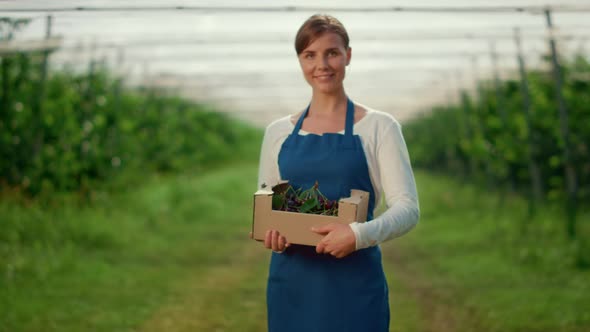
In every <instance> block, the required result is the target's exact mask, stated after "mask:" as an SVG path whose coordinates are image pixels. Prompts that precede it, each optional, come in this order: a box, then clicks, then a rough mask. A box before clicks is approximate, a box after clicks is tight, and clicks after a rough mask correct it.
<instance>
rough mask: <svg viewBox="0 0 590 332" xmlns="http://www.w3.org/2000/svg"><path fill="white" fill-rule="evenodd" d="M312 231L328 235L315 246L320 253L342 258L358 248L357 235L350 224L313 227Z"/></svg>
mask: <svg viewBox="0 0 590 332" xmlns="http://www.w3.org/2000/svg"><path fill="white" fill-rule="evenodd" d="M311 231H312V232H316V233H318V234H322V235H326V236H324V238H323V239H322V240H321V241H320V242H319V243H318V245H317V246H316V248H315V251H316V252H317V253H318V254H321V253H324V254H330V255H332V256H334V257H336V258H342V257H345V256H348V255H349V254H350V253H352V252H353V251H355V250H356V237H355V236H354V232H353V231H352V228H350V226H348V225H342V224H329V225H326V226H322V227H312V228H311Z"/></svg>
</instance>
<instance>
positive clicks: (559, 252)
mask: <svg viewBox="0 0 590 332" xmlns="http://www.w3.org/2000/svg"><path fill="white" fill-rule="evenodd" d="M417 181H418V186H419V192H420V201H421V214H422V216H421V222H420V224H419V225H418V227H417V228H416V229H415V230H414V231H413V232H412V233H410V234H408V235H407V237H405V238H402V239H400V241H397V242H396V243H395V244H391V245H390V244H386V245H385V248H386V249H389V250H394V249H395V250H401V251H402V252H408V253H412V257H411V258H407V259H404V263H405V264H406V265H407V266H406V267H408V266H409V268H411V269H412V270H415V271H420V272H421V273H422V274H423V275H424V276H427V278H428V279H429V283H430V287H431V288H432V289H434V290H436V293H437V294H438V295H439V296H440V301H442V302H444V303H445V304H447V305H449V306H450V307H451V308H454V310H455V315H458V316H459V317H460V320H461V319H463V318H461V317H464V318H465V319H469V323H468V322H465V323H464V324H457V326H456V329H455V331H471V330H474V329H472V327H473V326H475V325H477V326H484V327H485V330H486V331H503V332H506V331H588V329H589V328H590V311H588V310H587V309H584V308H590V296H589V295H588V294H590V270H588V269H584V268H581V267H580V266H579V260H580V259H582V260H586V259H587V258H588V255H590V250H588V251H583V252H581V253H579V252H578V250H579V247H578V246H583V245H584V244H583V242H582V241H578V242H570V241H568V240H567V239H566V236H565V230H564V229H565V227H564V226H563V224H564V223H565V221H564V220H563V219H564V218H563V216H562V214H563V213H562V211H560V210H559V209H556V208H551V207H543V208H541V209H540V210H539V213H538V215H537V216H536V217H534V218H533V219H529V218H528V217H527V212H526V211H527V206H526V202H525V201H524V200H523V199H522V198H521V197H519V196H516V195H510V194H505V195H506V196H505V197H504V199H503V200H500V195H501V193H495V192H490V191H486V190H483V189H481V188H478V187H476V186H473V185H461V184H459V183H457V182H456V181H454V180H450V179H445V178H443V177H441V176H433V175H430V174H427V173H423V172H418V173H417ZM589 220H590V216H589V215H588V214H587V213H586V214H582V215H581V216H580V225H581V226H582V227H581V228H580V235H581V236H582V237H584V238H585V239H588V236H589V235H590V228H589V227H588V226H589V225H588V221H589ZM522 225H526V227H525V229H526V231H525V232H524V233H523V232H522V231H521V229H523V226H522ZM394 242H395V241H394ZM577 256H581V258H579V257H578V258H577Z"/></svg>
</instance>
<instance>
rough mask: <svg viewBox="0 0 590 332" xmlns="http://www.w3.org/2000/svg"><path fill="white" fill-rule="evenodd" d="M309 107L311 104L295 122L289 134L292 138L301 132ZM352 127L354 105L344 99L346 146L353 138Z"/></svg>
mask: <svg viewBox="0 0 590 332" xmlns="http://www.w3.org/2000/svg"><path fill="white" fill-rule="evenodd" d="M310 106H311V104H309V105H307V108H306V109H305V111H304V112H303V114H301V116H300V117H299V119H298V120H297V123H296V124H295V128H293V132H292V133H291V135H292V136H293V137H297V135H298V134H299V130H301V126H302V125H303V120H304V119H305V117H307V114H308V113H309V107H310ZM353 126H354V104H353V103H352V101H351V100H350V98H346V123H345V125H344V136H345V137H346V138H345V142H346V143H347V144H348V143H352V137H353V129H352V128H353Z"/></svg>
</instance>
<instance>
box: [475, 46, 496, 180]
mask: <svg viewBox="0 0 590 332" xmlns="http://www.w3.org/2000/svg"><path fill="white" fill-rule="evenodd" d="M471 64H472V69H473V80H474V84H475V96H476V97H477V98H478V99H479V100H478V101H479V103H478V104H479V107H476V108H475V109H474V116H475V118H476V122H477V129H478V130H479V132H480V135H481V137H482V140H483V141H484V142H485V141H486V130H485V123H484V119H483V118H482V115H484V116H485V98H484V97H485V96H484V93H483V90H482V87H481V83H480V79H479V70H478V67H477V57H475V56H473V57H471ZM478 108H479V110H478ZM474 136H476V135H474ZM482 161H483V167H484V171H485V175H486V183H487V186H488V188H492V187H493V183H494V181H493V179H492V167H491V163H490V158H489V156H487V157H484V158H483V160H482Z"/></svg>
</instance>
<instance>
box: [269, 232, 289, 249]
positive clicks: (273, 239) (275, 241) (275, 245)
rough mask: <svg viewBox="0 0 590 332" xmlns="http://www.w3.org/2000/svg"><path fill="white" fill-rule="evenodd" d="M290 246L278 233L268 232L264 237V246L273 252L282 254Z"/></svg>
mask: <svg viewBox="0 0 590 332" xmlns="http://www.w3.org/2000/svg"><path fill="white" fill-rule="evenodd" d="M290 245H291V244H290V243H289V242H287V239H286V238H285V237H284V236H282V235H281V234H279V231H275V230H268V231H266V234H265V236H264V246H265V247H266V248H268V249H272V250H273V251H274V252H278V253H282V252H283V251H284V250H285V249H287V247H288V246H290Z"/></svg>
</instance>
